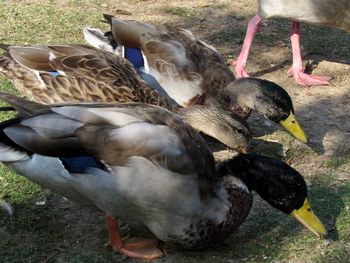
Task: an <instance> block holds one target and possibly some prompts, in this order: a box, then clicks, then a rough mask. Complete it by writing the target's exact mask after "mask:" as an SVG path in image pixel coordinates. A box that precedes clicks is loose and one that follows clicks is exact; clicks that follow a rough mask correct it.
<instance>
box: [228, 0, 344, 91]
mask: <svg viewBox="0 0 350 263" xmlns="http://www.w3.org/2000/svg"><path fill="white" fill-rule="evenodd" d="M272 17H282V18H287V19H292V20H296V21H303V22H308V23H312V24H316V25H325V26H329V27H334V28H338V29H341V30H345V31H348V32H350V2H349V1H348V0H298V1H291V0H260V1H259V14H258V15H256V16H254V17H253V18H252V19H251V20H250V21H249V23H248V28H247V34H246V37H245V39H244V43H243V46H242V50H241V53H240V54H239V56H238V58H237V60H236V61H235V62H234V67H235V71H236V76H237V77H238V78H241V77H248V73H247V72H246V70H245V68H246V65H247V60H248V55H249V52H250V48H251V45H252V42H253V39H254V36H255V34H256V33H257V32H258V31H259V28H260V24H261V21H262V19H269V18H272ZM296 21H294V22H292V27H291V37H290V40H291V43H292V51H293V65H292V67H291V68H290V69H289V70H288V74H292V75H293V76H294V79H295V81H296V82H297V83H298V84H300V85H302V86H311V85H329V80H330V79H331V78H330V77H327V76H314V75H309V74H306V73H305V72H304V69H303V63H302V58H301V51H300V23H299V22H296Z"/></svg>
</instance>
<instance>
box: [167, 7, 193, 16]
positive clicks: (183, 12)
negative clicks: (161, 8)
mask: <svg viewBox="0 0 350 263" xmlns="http://www.w3.org/2000/svg"><path fill="white" fill-rule="evenodd" d="M165 12H166V13H169V14H171V15H176V16H181V17H185V18H194V17H195V16H196V15H197V14H198V12H197V11H196V10H195V9H193V8H187V7H182V6H175V7H169V8H166V9H165Z"/></svg>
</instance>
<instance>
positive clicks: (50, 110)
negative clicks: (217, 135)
mask: <svg viewBox="0 0 350 263" xmlns="http://www.w3.org/2000/svg"><path fill="white" fill-rule="evenodd" d="M9 97H11V95H8V96H7V97H6V98H7V102H9V103H10V104H12V105H14V106H15V107H17V105H18V104H21V103H22V102H23V101H25V100H23V99H19V98H18V99H17V100H16V99H15V97H14V96H12V97H13V98H12V99H9ZM22 104H23V105H28V108H30V107H31V104H30V103H22ZM36 105H37V104H34V106H36ZM36 107H37V106H36ZM43 107H45V106H43ZM21 111H23V110H22V109H21ZM26 111H30V110H29V109H26ZM167 122H170V123H171V122H174V123H176V122H179V123H181V125H184V124H183V123H182V122H181V120H180V119H179V118H178V117H177V116H176V115H173V114H172V113H170V112H168V111H165V110H163V109H160V108H158V107H152V106H148V105H142V104H137V105H133V104H131V105H126V106H124V105H119V106H118V105H116V106H114V107H112V106H111V107H103V105H97V106H96V107H94V106H93V105H82V106H74V105H71V106H53V107H47V110H46V112H45V111H44V110H41V111H40V114H37V115H34V116H32V117H29V118H24V119H19V120H18V121H17V122H16V123H13V124H12V125H9V126H8V127H6V128H4V129H3V132H4V133H5V135H6V136H7V137H8V138H10V140H12V141H13V142H14V143H16V144H17V145H19V146H20V147H22V148H24V149H26V150H27V151H29V152H33V153H38V154H42V155H49V156H74V155H84V154H87V153H89V154H91V155H93V156H94V157H95V158H97V159H99V160H101V161H103V162H104V163H105V164H107V165H110V166H114V165H119V166H120V165H125V164H126V163H127V161H128V159H129V158H130V157H132V156H142V157H145V158H147V159H149V160H152V161H155V162H157V163H158V164H159V165H161V166H164V167H166V168H168V169H170V170H174V171H179V172H182V173H187V172H193V171H194V163H196V161H194V160H193V159H196V158H197V157H195V158H194V157H193V156H192V155H193V154H192V153H191V151H189V150H188V148H189V145H186V146H185V145H184V144H185V143H187V144H191V143H194V142H192V141H191V140H188V142H185V141H184V137H183V136H184V135H179V134H178V133H177V131H176V127H175V128H172V127H170V126H168V125H166V123H167ZM184 126H185V127H187V126H186V125H184ZM188 129H189V130H190V131H192V130H191V129H190V128H188ZM185 130H186V129H185ZM194 134H195V132H194ZM195 136H198V135H197V134H195ZM194 141H195V140H194ZM194 144H195V143H194ZM190 148H191V147H190ZM197 148H198V147H197Z"/></svg>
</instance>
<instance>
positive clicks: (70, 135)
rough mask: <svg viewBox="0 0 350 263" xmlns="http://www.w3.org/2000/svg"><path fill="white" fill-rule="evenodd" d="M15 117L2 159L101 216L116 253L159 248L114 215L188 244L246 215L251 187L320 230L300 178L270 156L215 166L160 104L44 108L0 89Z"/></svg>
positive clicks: (225, 230)
mask: <svg viewBox="0 0 350 263" xmlns="http://www.w3.org/2000/svg"><path fill="white" fill-rule="evenodd" d="M0 97H1V99H3V100H4V101H6V102H8V103H9V104H10V105H11V106H13V107H14V108H15V109H16V110H17V111H18V112H19V114H20V115H19V117H17V118H15V119H12V120H9V121H6V122H3V123H1V125H0V161H1V162H3V163H4V164H6V165H7V166H8V167H10V168H11V169H12V170H14V171H15V172H17V173H18V174H20V175H23V176H25V177H27V178H28V179H30V180H32V181H34V182H36V183H38V184H40V185H42V186H44V187H46V188H49V189H51V190H52V191H54V192H56V193H58V194H60V195H63V196H65V197H67V198H70V199H72V200H74V201H76V202H79V203H80V204H83V205H88V206H91V207H93V208H96V209H98V210H101V211H103V212H104V213H105V214H106V222H107V225H108V229H109V242H108V244H109V245H110V246H112V248H113V249H114V251H116V252H119V253H121V254H123V255H126V256H128V257H133V258H141V259H152V258H157V257H160V256H162V255H163V253H162V252H161V251H160V250H159V249H158V248H157V247H156V243H155V242H154V241H149V240H145V239H137V238H124V239H123V238H121V236H120V234H119V231H118V224H117V221H116V220H115V217H117V216H118V217H122V218H125V219H126V220H136V221H139V222H141V223H142V224H144V225H145V226H146V227H147V228H148V229H149V230H150V231H151V232H152V233H153V234H154V235H155V237H157V238H158V239H159V240H162V241H164V242H166V243H168V244H172V245H176V246H179V247H182V248H185V249H204V248H207V247H210V246H212V245H214V244H217V243H218V242H222V241H224V240H225V239H226V238H227V237H228V236H230V235H231V234H232V233H233V232H234V230H236V229H237V227H238V226H239V225H240V224H242V222H243V221H244V220H245V218H246V217H247V215H248V213H249V211H250V209H251V206H252V200H253V197H252V193H251V191H253V190H254V191H256V192H257V193H258V194H259V195H260V196H261V197H262V198H263V199H264V200H266V201H267V202H268V203H269V204H270V205H271V206H273V207H274V208H276V209H278V210H280V211H282V212H284V213H286V214H290V215H292V216H294V217H295V218H297V219H298V220H299V221H300V222H302V223H303V224H304V225H305V226H306V227H307V228H309V229H310V230H311V231H312V232H314V233H315V234H317V235H318V236H324V235H326V233H327V231H326V229H325V227H324V226H323V224H322V223H321V222H320V220H319V219H318V218H317V217H316V216H315V214H314V213H313V212H312V210H311V207H310V204H309V202H308V194H307V187H306V184H305V181H304V179H303V177H302V176H301V175H300V174H299V173H298V172H297V171H296V170H294V169H293V168H291V167H290V166H288V165H287V164H285V163H283V162H281V161H279V160H275V159H272V158H269V157H264V156H260V155H253V154H242V155H239V156H238V157H235V158H232V159H230V160H226V161H224V162H222V163H218V164H215V161H214V157H213V155H212V153H211V151H210V150H209V148H208V146H207V145H206V143H205V142H204V141H203V139H202V137H201V136H199V135H198V133H196V131H195V130H194V129H193V128H192V127H190V126H189V125H187V124H186V123H184V122H183V121H182V119H181V118H180V117H179V116H178V115H176V114H174V113H171V112H169V111H167V110H165V109H162V108H160V107H157V106H151V105H146V104H140V103H128V104H106V103H104V104H103V103H89V104H86V103H85V104H68V105H64V104H62V105H58V104H56V105H52V106H50V105H42V104H38V103H34V102H30V101H26V100H23V99H20V98H17V97H15V96H13V95H9V94H4V93H2V94H0Z"/></svg>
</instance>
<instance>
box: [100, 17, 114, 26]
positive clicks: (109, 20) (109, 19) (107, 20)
mask: <svg viewBox="0 0 350 263" xmlns="http://www.w3.org/2000/svg"><path fill="white" fill-rule="evenodd" d="M103 18H104V20H101V21H102V22H104V23H107V24H110V25H112V18H113V16H112V15H108V14H103Z"/></svg>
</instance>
